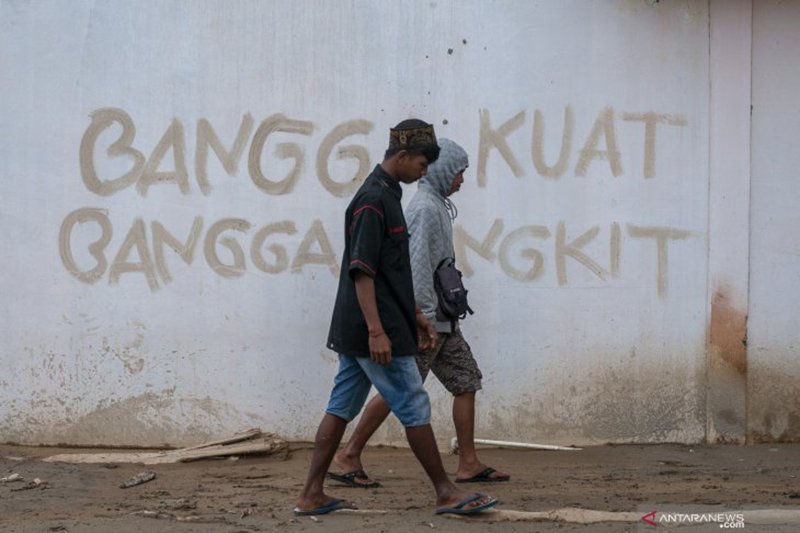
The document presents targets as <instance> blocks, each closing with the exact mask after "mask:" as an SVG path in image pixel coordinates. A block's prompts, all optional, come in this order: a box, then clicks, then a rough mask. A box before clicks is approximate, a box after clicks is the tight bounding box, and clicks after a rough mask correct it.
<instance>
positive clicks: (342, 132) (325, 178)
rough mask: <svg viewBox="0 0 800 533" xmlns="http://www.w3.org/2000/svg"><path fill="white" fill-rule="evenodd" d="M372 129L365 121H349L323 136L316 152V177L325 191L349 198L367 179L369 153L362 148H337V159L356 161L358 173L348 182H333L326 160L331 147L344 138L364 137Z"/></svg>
mask: <svg viewBox="0 0 800 533" xmlns="http://www.w3.org/2000/svg"><path fill="white" fill-rule="evenodd" d="M372 127H373V124H372V122H369V121H366V120H351V121H350V122H345V123H344V124H339V125H338V126H336V127H335V128H333V130H332V131H331V132H330V133H329V134H328V135H327V136H325V139H323V141H322V144H321V145H320V147H319V151H318V152H317V176H318V177H319V181H320V183H322V186H323V187H325V190H326V191H328V192H329V193H331V194H333V195H334V196H337V197H339V198H343V197H345V196H350V195H352V194H353V193H354V192H355V190H356V189H357V188H358V186H359V185H360V184H361V182H362V181H364V178H366V177H367V175H368V174H369V171H370V170H371V169H370V160H369V152H368V151H367V149H366V148H365V147H363V146H358V145H354V144H349V145H347V146H340V147H339V150H338V153H337V156H336V158H337V159H339V160H341V159H346V158H350V157H352V158H354V159H357V160H358V171H357V172H356V175H355V176H353V178H352V179H351V180H350V181H346V182H343V183H342V182H336V181H333V179H331V175H330V172H329V171H328V159H329V158H330V156H331V151H333V147H334V146H336V144H337V143H339V142H341V141H342V140H343V139H344V138H345V137H348V136H350V135H356V134H360V135H366V134H368V133H369V132H371V131H372Z"/></svg>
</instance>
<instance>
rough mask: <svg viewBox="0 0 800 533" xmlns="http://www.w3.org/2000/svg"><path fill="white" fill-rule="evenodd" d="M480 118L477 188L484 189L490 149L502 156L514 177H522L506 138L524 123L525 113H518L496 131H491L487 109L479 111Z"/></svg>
mask: <svg viewBox="0 0 800 533" xmlns="http://www.w3.org/2000/svg"><path fill="white" fill-rule="evenodd" d="M480 117H481V133H480V143H479V144H478V187H486V161H487V160H488V159H489V151H490V150H491V149H492V148H497V151H498V152H500V155H501V156H503V159H505V161H506V163H508V166H509V167H511V171H512V172H513V173H514V176H516V177H520V176H522V175H523V174H524V172H523V170H522V167H521V166H520V164H519V162H518V161H517V158H516V157H514V154H513V153H512V152H511V148H509V146H508V143H506V137H507V136H508V135H509V134H510V133H511V132H512V131H514V130H515V129H517V128H519V127H520V126H521V125H522V123H523V122H524V121H525V111H520V112H519V113H517V114H516V115H514V116H513V117H512V118H511V119H509V120H508V121H506V122H505V123H504V124H503V125H502V126H500V127H499V128H497V129H496V130H494V129H492V125H491V119H490V117H489V110H488V109H481V110H480Z"/></svg>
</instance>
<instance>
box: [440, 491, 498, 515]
mask: <svg viewBox="0 0 800 533" xmlns="http://www.w3.org/2000/svg"><path fill="white" fill-rule="evenodd" d="M484 497H485V495H484V494H481V493H477V494H475V496H472V497H470V498H467V499H465V500H461V501H460V502H458V503H457V504H456V505H454V506H453V507H440V508H438V509H436V513H435V514H463V515H470V514H478V513H481V512H483V511H485V510H486V509H488V508H489V507H494V506H495V505H497V500H496V499H495V498H492V499H491V500H489V501H488V502H486V503H484V504H482V505H476V506H474V507H466V508H465V506H466V505H469V504H470V503H472V502H474V501H477V500H480V499H481V498H484Z"/></svg>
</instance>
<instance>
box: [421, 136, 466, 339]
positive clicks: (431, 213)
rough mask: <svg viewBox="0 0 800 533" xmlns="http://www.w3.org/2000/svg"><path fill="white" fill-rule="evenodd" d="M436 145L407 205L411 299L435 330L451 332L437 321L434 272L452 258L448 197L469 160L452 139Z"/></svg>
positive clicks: (451, 217)
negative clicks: (436, 154) (435, 154)
mask: <svg viewBox="0 0 800 533" xmlns="http://www.w3.org/2000/svg"><path fill="white" fill-rule="evenodd" d="M438 144H439V146H440V148H441V152H440V153H439V159H437V160H436V161H435V162H434V163H433V164H432V165H430V166H429V167H428V172H427V173H426V174H425V176H423V177H422V179H420V181H419V185H418V188H417V192H416V193H415V194H414V197H413V198H412V199H411V202H409V204H408V207H407V208H406V222H407V223H408V229H409V232H410V233H411V238H410V241H409V250H410V253H411V271H412V275H413V279H414V298H415V299H416V302H417V305H418V306H419V308H420V309H421V310H422V312H423V313H424V314H425V317H426V318H427V319H428V320H430V321H431V323H432V324H434V325H435V326H436V330H437V331H440V332H450V331H452V327H451V324H450V322H439V321H437V320H436V306H437V300H436V292H435V291H434V288H433V271H434V270H436V267H437V266H439V263H440V262H441V261H442V260H443V259H445V258H446V257H455V254H454V251H453V223H452V219H453V218H455V207H454V206H453V205H452V204H451V203H450V200H449V199H448V198H447V197H448V195H449V194H450V187H451V186H452V183H453V178H455V177H456V175H457V174H459V173H460V172H462V171H463V170H464V169H466V168H467V166H469V160H468V159H467V152H465V151H464V149H463V148H461V147H460V146H459V145H458V144H456V143H454V142H453V141H451V140H449V139H441V138H440V139H439V141H438ZM451 213H452V215H451Z"/></svg>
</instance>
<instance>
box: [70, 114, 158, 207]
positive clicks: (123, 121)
mask: <svg viewBox="0 0 800 533" xmlns="http://www.w3.org/2000/svg"><path fill="white" fill-rule="evenodd" d="M90 116H91V117H92V123H91V124H89V127H88V128H87V129H86V132H85V133H84V134H83V138H82V139H81V147H80V165H81V177H82V178H83V183H84V185H86V188H87V189H89V190H90V191H92V192H93V193H95V194H99V195H100V196H110V195H112V194H114V193H115V192H117V191H119V190H122V189H124V188H125V187H128V186H129V185H131V184H133V183H135V182H136V180H138V179H139V176H141V174H142V167H143V166H144V155H142V153H141V152H140V151H139V150H136V149H134V148H131V143H132V142H133V138H134V137H135V136H136V127H135V126H134V124H133V120H131V117H130V116H128V114H127V113H126V112H125V111H123V110H122V109H117V108H112V107H108V108H103V109H98V110H97V111H95V112H94V113H92V114H91V115H90ZM114 122H118V123H119V124H120V125H121V126H122V134H121V135H120V137H119V139H117V140H116V141H114V143H113V144H112V145H111V146H109V147H108V150H106V154H108V156H109V157H116V156H118V155H130V156H132V157H133V161H134V163H133V167H131V169H130V170H129V171H128V172H126V173H125V174H124V175H123V176H121V177H119V178H117V179H114V180H106V181H104V180H101V179H100V178H99V177H98V176H97V169H96V168H95V166H94V147H95V146H94V145H95V143H96V142H97V137H99V136H100V133H101V132H102V131H103V130H105V129H106V128H108V127H109V126H111V125H112V124H113V123H114Z"/></svg>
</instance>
